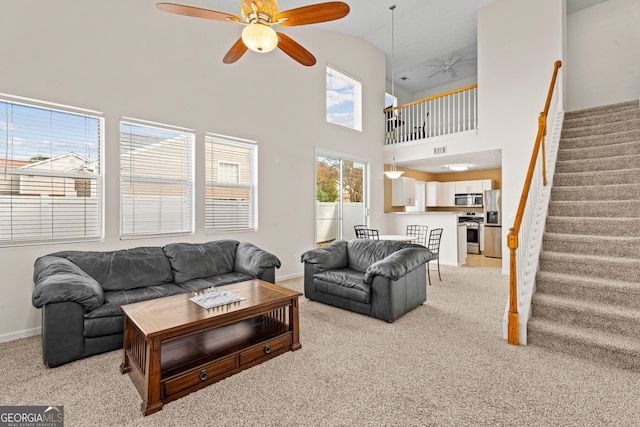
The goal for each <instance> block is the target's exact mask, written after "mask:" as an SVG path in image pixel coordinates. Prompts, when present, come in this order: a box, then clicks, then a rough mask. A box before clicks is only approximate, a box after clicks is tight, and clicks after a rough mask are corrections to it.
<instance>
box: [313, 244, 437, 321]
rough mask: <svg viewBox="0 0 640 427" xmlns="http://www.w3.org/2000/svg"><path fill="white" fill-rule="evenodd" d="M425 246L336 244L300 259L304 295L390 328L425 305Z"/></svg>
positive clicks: (428, 254) (429, 257)
mask: <svg viewBox="0 0 640 427" xmlns="http://www.w3.org/2000/svg"><path fill="white" fill-rule="evenodd" d="M430 259H431V252H430V251H429V250H428V249H427V248H425V247H424V246H421V245H416V244H412V243H401V242H391V241H385V240H367V239H352V240H336V241H334V242H332V243H331V244H329V245H327V246H325V247H322V248H317V249H312V250H310V251H307V252H305V253H304V254H303V255H302V262H304V263H305V267H304V294H305V297H307V298H308V299H310V300H314V301H318V302H322V303H325V304H329V305H333V306H335V307H340V308H344V309H346V310H350V311H354V312H356V313H361V314H366V315H367V316H371V317H375V318H378V319H382V320H385V321H387V322H389V323H391V322H393V321H394V320H396V319H397V318H398V317H400V316H402V315H403V314H404V313H406V312H408V311H410V310H412V309H414V308H415V307H417V306H419V305H421V304H422V303H424V302H425V301H426V300H427V286H426V284H427V283H426V276H427V271H426V268H425V263H426V262H427V261H429V260H430Z"/></svg>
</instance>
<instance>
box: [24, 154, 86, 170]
mask: <svg viewBox="0 0 640 427" xmlns="http://www.w3.org/2000/svg"><path fill="white" fill-rule="evenodd" d="M73 159H78V160H79V161H80V164H81V165H86V164H87V163H88V160H87V159H85V158H84V157H82V156H79V155H77V154H76V153H67V154H63V155H61V156H58V157H53V158H51V159H46V160H40V161H37V162H35V163H31V164H28V165H25V166H21V167H20V169H42V168H44V167H46V168H47V169H55V167H54V164H55V163H59V164H60V166H62V168H61V169H60V170H61V171H67V170H74V169H77V167H78V165H77V164H74V165H73V166H71V167H64V162H63V161H64V160H66V161H69V160H71V161H72V162H73Z"/></svg>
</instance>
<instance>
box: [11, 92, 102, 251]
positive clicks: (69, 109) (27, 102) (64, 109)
mask: <svg viewBox="0 0 640 427" xmlns="http://www.w3.org/2000/svg"><path fill="white" fill-rule="evenodd" d="M0 103H3V104H5V105H6V110H5V117H0V123H4V124H5V129H2V127H1V126H0V132H1V133H3V134H4V135H3V136H4V137H5V138H4V143H5V145H6V147H5V150H3V151H4V153H1V154H0V156H3V157H5V164H4V166H0V169H1V170H2V174H4V173H5V172H6V171H7V170H9V169H12V171H11V173H7V175H9V174H10V175H11V176H19V177H27V178H30V177H31V178H33V177H35V176H39V177H47V178H52V184H53V179H56V178H59V179H64V180H65V181H64V187H63V188H64V189H65V194H64V195H55V194H54V195H52V194H49V195H48V196H47V198H48V199H49V201H50V202H51V203H50V206H51V218H54V217H55V211H54V209H55V205H56V202H55V201H58V200H60V199H61V197H64V198H66V197H70V196H68V195H67V194H66V189H67V186H68V182H67V181H66V180H69V179H70V180H74V183H73V185H74V187H73V188H74V190H75V191H77V190H78V188H79V187H78V184H79V183H78V180H81V181H86V180H91V181H94V182H95V187H94V186H90V187H89V188H90V191H91V193H93V192H94V191H95V196H86V195H85V196H78V195H77V194H76V196H75V197H76V198H79V199H89V198H92V199H95V204H96V208H95V210H87V203H86V200H85V203H84V204H82V205H81V206H79V207H78V210H79V211H80V212H81V213H82V214H83V216H82V219H83V226H84V230H83V232H84V233H85V234H86V233H87V228H88V227H91V226H90V225H89V226H87V224H95V228H94V229H95V233H90V234H88V235H86V236H84V237H82V236H78V235H75V236H72V237H50V238H42V237H41V236H40V237H39V238H30V239H24V238H23V239H16V238H15V237H13V236H14V234H15V231H14V230H15V227H13V225H11V226H10V230H11V231H10V236H11V237H10V238H8V239H0V247H19V246H39V245H49V244H65V243H81V242H98V241H102V240H103V239H104V229H105V227H104V200H105V191H104V182H105V176H104V145H105V117H104V113H103V112H100V111H95V110H89V109H86V108H81V107H75V106H70V105H65V104H59V103H54V102H49V101H43V100H36V99H32V98H26V97H21V96H16V95H10V94H6V93H0ZM9 105H14V106H22V107H27V108H33V109H39V110H44V111H45V114H46V112H48V113H49V114H53V113H61V114H66V115H73V116H79V117H84V118H85V120H86V119H91V120H95V121H96V127H97V129H96V132H95V134H93V133H92V135H94V136H95V137H96V138H97V144H96V146H95V149H96V150H97V157H96V159H95V160H92V159H91V157H90V156H86V155H85V156H84V157H83V156H81V155H78V154H76V153H75V152H74V151H73V150H72V151H69V152H68V153H65V154H63V155H58V154H57V155H53V154H52V156H51V157H48V158H46V159H43V160H41V161H47V160H56V159H59V158H63V157H65V156H68V155H71V154H72V155H75V156H76V157H80V158H82V160H83V161H84V164H85V165H86V166H90V165H91V164H92V163H93V164H95V165H97V168H95V167H94V168H93V171H95V170H97V171H98V172H97V173H91V174H90V175H85V174H81V173H69V172H64V171H62V172H60V171H54V170H53V168H52V170H50V171H46V170H38V173H33V171H31V172H32V173H29V172H30V171H27V172H24V171H17V170H16V169H17V168H16V167H15V166H13V167H9V166H8V161H9V160H11V161H16V159H15V158H14V157H13V156H14V153H13V150H12V154H11V159H9V158H8V156H9V155H8V153H9V146H12V148H13V145H14V141H13V138H14V136H12V137H11V139H12V142H11V143H9V133H10V130H9V129H10V127H12V125H13V127H14V128H15V123H10V122H9V121H8V120H9ZM34 126H35V122H34ZM11 132H13V130H12V131H11ZM56 132H60V128H59V129H57V130H56ZM50 135H53V136H52V137H51V139H48V141H49V148H50V150H51V151H50V152H51V153H53V152H54V145H56V143H58V144H59V143H60V141H58V140H56V139H55V138H56V137H58V135H56V134H55V133H53V134H50ZM70 135H72V134H70ZM88 135H89V134H85V136H87V137H88ZM1 140H2V139H0V141H1ZM42 140H44V139H42ZM74 145H77V144H70V146H72V147H73V146H74ZM83 145H85V147H86V146H87V145H88V144H87V143H86V142H85V143H83ZM1 146H2V144H0V147H1ZM25 154H26V152H25ZM35 157H37V156H34V157H33V158H35ZM71 163H74V162H71ZM32 165H34V164H32ZM34 170H37V169H34ZM5 179H6V178H5ZM19 185H20V187H19V188H20V191H21V190H22V189H23V188H24V186H23V185H24V183H23V182H22V179H21V180H20V184H19ZM82 185H83V186H86V183H82ZM9 188H12V186H10V187H9ZM10 191H11V190H10ZM58 191H59V190H58ZM9 196H10V197H11V198H13V196H14V195H13V194H9ZM30 197H36V196H33V195H32V196H30ZM42 197H43V194H41V195H40V200H42ZM9 205H10V206H11V210H12V212H13V210H14V209H13V205H14V203H13V200H12V201H11V202H10V203H9ZM64 206H65V205H64V204H62V207H64ZM62 207H61V208H60V209H62ZM90 211H91V212H94V213H95V217H93V218H92V217H90V216H87V212H90ZM61 216H63V215H61ZM64 216H66V215H64ZM13 222H14V218H13V216H12V215H10V223H11V224H13ZM60 223H61V224H63V225H64V221H61V222H60ZM55 226H56V223H55V222H54V221H52V222H51V228H50V229H48V228H46V227H45V228H43V227H40V234H41V235H42V234H46V233H50V234H52V235H55V234H56V231H55V229H54V227H55ZM58 233H61V234H65V233H68V231H58Z"/></svg>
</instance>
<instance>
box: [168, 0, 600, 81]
mask: <svg viewBox="0 0 640 427" xmlns="http://www.w3.org/2000/svg"><path fill="white" fill-rule="evenodd" d="M172 1H174V2H176V3H182V4H189V5H192V6H198V7H203V8H207V9H213V10H217V11H220V12H227V13H232V14H237V15H239V13H240V0H189V1H185V2H181V1H179V0H172ZM343 1H345V3H347V4H348V5H349V6H350V7H351V12H350V13H349V15H347V16H346V17H345V18H343V19H340V20H337V21H332V22H325V23H321V24H314V25H313V26H314V27H316V28H321V29H326V30H330V31H336V32H339V33H343V34H349V35H352V36H356V37H361V38H363V39H365V40H367V41H369V42H370V43H371V44H372V45H374V46H376V47H377V48H378V49H380V50H382V51H383V52H384V53H385V55H386V58H387V80H391V11H390V9H389V6H391V5H396V8H395V10H394V20H395V25H394V27H395V31H394V33H395V35H394V39H395V45H394V50H395V61H394V63H395V84H396V85H397V86H398V87H401V88H403V89H405V90H407V91H408V92H410V93H417V92H422V91H424V90H428V89H431V88H434V87H438V86H442V85H444V84H447V83H450V82H453V81H456V80H460V79H463V78H467V77H472V76H475V75H476V74H477V53H476V50H477V49H476V46H477V37H476V33H477V11H478V9H479V8H481V7H483V6H485V5H487V4H489V3H492V2H493V1H494V0H385V1H380V0H343ZM532 1H535V0H532ZM603 1H606V0H567V13H573V12H576V11H578V10H580V9H584V8H587V7H590V6H593V5H594V4H597V3H602V2H603ZM322 2H323V1H322V0H280V1H279V2H278V4H279V6H280V10H282V11H284V10H288V9H295V8H297V7H302V6H307V5H310V4H315V3H322ZM212 25H228V24H225V23H217V22H212ZM229 27H230V28H229V30H230V31H236V32H237V33H238V34H240V31H239V30H238V29H237V28H234V26H232V25H229ZM282 31H283V32H286V28H285V29H283V30H282ZM455 56H458V57H459V60H458V61H457V63H456V65H455V66H454V69H455V72H456V74H457V77H456V78H455V79H454V78H452V77H451V74H449V73H444V74H443V73H441V74H438V75H435V76H433V77H431V78H430V77H429V76H430V75H432V74H433V73H434V72H436V71H438V67H437V66H438V65H440V64H442V63H443V62H444V61H446V60H448V59H450V58H452V57H455ZM403 78H405V79H403Z"/></svg>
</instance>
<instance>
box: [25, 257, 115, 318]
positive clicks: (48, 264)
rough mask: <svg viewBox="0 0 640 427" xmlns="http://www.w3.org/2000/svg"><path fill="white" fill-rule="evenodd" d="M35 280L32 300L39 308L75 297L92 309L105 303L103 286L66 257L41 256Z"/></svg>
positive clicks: (85, 307)
mask: <svg viewBox="0 0 640 427" xmlns="http://www.w3.org/2000/svg"><path fill="white" fill-rule="evenodd" d="M33 281H34V282H35V288H34V290H33V295H32V303H33V306H34V307H36V308H40V307H42V306H44V305H45V304H50V303H54V302H64V301H71V302H76V303H78V304H80V305H81V306H82V307H83V308H84V309H85V310H87V311H88V310H93V309H95V308H97V307H100V306H101V305H102V304H103V303H104V291H103V289H102V286H100V284H99V283H98V282H97V281H96V280H95V279H94V278H92V277H91V276H89V275H88V274H87V273H85V272H84V271H82V269H81V268H80V267H78V266H77V265H75V264H74V263H72V262H71V261H69V260H68V259H66V258H60V257H57V256H50V255H47V256H43V257H40V258H38V259H37V260H36V262H35V265H34V272H33Z"/></svg>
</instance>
